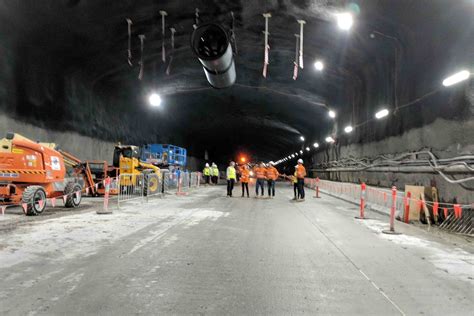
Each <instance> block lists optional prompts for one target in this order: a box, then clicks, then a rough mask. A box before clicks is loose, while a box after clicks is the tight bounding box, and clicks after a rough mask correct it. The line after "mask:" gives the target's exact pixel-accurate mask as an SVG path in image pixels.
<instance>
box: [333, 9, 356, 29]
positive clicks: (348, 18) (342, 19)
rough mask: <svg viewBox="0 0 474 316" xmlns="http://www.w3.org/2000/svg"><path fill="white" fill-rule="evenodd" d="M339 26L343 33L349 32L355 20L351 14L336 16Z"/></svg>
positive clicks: (345, 13)
mask: <svg viewBox="0 0 474 316" xmlns="http://www.w3.org/2000/svg"><path fill="white" fill-rule="evenodd" d="M336 19H337V26H339V28H340V29H341V30H343V31H348V30H350V29H351V27H352V24H354V18H353V17H352V14H350V13H349V12H343V13H338V14H336Z"/></svg>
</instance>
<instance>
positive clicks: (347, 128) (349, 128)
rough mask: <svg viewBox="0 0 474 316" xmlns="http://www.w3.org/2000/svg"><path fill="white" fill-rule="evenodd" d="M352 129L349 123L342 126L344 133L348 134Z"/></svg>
mask: <svg viewBox="0 0 474 316" xmlns="http://www.w3.org/2000/svg"><path fill="white" fill-rule="evenodd" d="M353 130H354V129H353V128H352V126H350V125H347V126H346V127H345V128H344V132H346V134H349V133H351V132H352V131H353Z"/></svg>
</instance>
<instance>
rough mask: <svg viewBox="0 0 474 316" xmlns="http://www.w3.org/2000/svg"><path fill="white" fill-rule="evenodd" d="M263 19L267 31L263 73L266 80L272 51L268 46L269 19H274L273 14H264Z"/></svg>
mask: <svg viewBox="0 0 474 316" xmlns="http://www.w3.org/2000/svg"><path fill="white" fill-rule="evenodd" d="M263 17H264V18H265V31H264V32H263V33H264V34H265V55H264V60H263V72H262V75H263V77H264V78H267V69H268V63H269V56H268V55H269V51H270V45H268V35H270V33H268V19H269V18H271V17H272V15H271V13H263Z"/></svg>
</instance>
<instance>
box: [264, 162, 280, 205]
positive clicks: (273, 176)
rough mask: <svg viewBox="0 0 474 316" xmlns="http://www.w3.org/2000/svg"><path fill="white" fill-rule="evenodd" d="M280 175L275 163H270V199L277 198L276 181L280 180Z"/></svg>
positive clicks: (268, 177)
mask: <svg viewBox="0 0 474 316" xmlns="http://www.w3.org/2000/svg"><path fill="white" fill-rule="evenodd" d="M279 175H280V174H279V173H278V170H277V169H276V168H275V163H274V162H273V161H270V163H269V164H268V167H267V170H266V176H267V186H268V197H270V198H273V197H274V196H275V181H276V180H277V179H278V176H279Z"/></svg>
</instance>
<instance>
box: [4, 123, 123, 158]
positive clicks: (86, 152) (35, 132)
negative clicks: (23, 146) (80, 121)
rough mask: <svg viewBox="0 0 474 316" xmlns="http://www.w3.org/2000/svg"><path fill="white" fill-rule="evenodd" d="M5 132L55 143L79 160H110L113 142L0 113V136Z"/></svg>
mask: <svg viewBox="0 0 474 316" xmlns="http://www.w3.org/2000/svg"><path fill="white" fill-rule="evenodd" d="M7 132H15V133H18V134H21V135H23V136H25V137H27V138H30V139H32V140H35V141H36V140H39V141H41V142H51V143H56V144H57V145H58V146H59V148H61V149H63V150H65V151H67V152H69V153H71V154H73V155H74V156H76V157H78V158H80V159H81V160H105V161H108V162H110V163H111V162H112V157H113V153H114V145H115V144H114V143H113V142H107V141H103V140H100V139H96V138H92V137H87V136H82V135H79V134H78V133H75V132H64V131H54V130H50V129H46V128H41V127H37V126H34V125H32V124H28V123H23V122H20V121H17V120H15V119H12V118H10V117H8V116H6V115H4V114H0V138H3V137H5V135H6V133H7Z"/></svg>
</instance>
